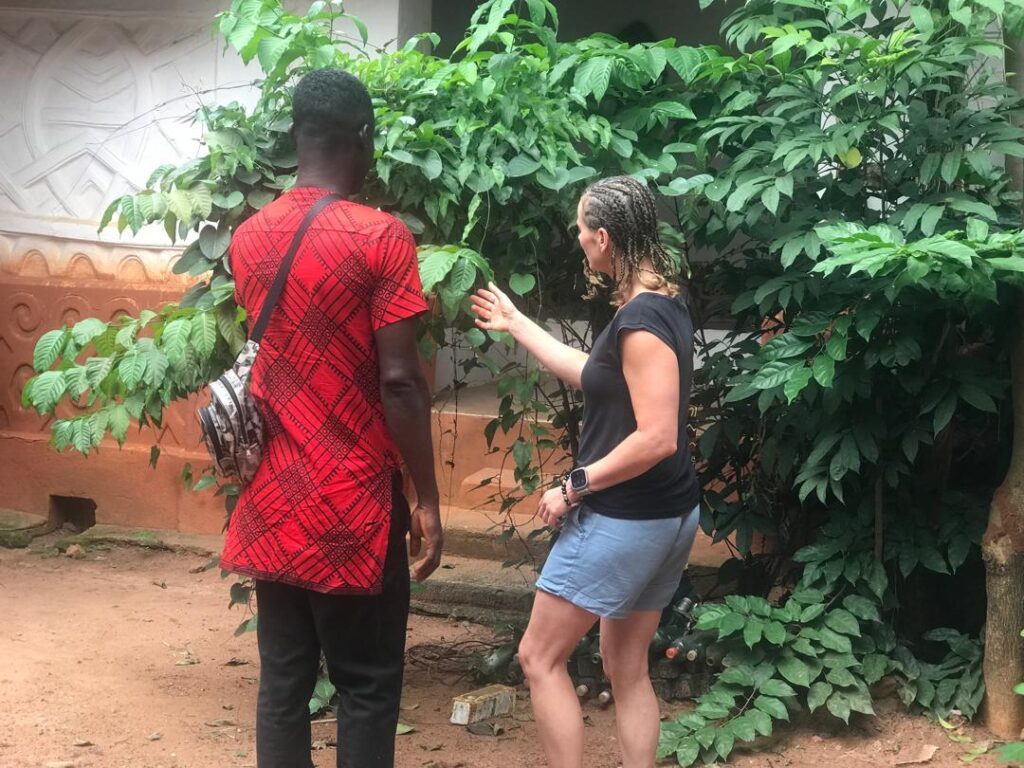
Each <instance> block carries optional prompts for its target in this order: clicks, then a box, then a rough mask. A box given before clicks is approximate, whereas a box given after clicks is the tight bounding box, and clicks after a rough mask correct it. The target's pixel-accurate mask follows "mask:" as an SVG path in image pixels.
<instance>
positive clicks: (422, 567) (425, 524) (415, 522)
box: [409, 503, 444, 581]
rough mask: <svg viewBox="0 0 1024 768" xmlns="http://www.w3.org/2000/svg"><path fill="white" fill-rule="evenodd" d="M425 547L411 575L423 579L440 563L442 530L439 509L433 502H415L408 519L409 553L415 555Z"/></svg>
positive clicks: (418, 579)
mask: <svg viewBox="0 0 1024 768" xmlns="http://www.w3.org/2000/svg"><path fill="white" fill-rule="evenodd" d="M424 546H425V547H426V551H425V552H424V555H423V559H422V560H420V561H419V562H418V563H416V564H415V565H414V566H413V569H412V577H413V578H414V579H416V581H423V580H425V579H426V578H427V577H428V576H430V574H432V573H433V572H434V571H436V570H437V566H439V565H440V564H441V549H442V547H444V531H443V530H441V510H440V508H439V507H438V505H437V504H436V503H435V504H417V505H416V508H415V509H414V510H413V511H412V518H411V519H410V521H409V555H410V556H411V557H416V556H418V555H419V553H420V550H421V549H423V548H424Z"/></svg>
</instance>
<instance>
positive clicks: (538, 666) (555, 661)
mask: <svg viewBox="0 0 1024 768" xmlns="http://www.w3.org/2000/svg"><path fill="white" fill-rule="evenodd" d="M567 660H568V659H567V658H559V657H558V654H557V653H555V652H554V651H553V649H552V648H551V647H550V646H545V645H544V644H542V643H538V642H536V641H535V640H534V639H533V638H532V637H531V636H530V634H529V633H527V634H526V635H524V636H523V639H522V640H520V641H519V665H520V666H521V667H522V668H523V675H524V676H525V677H526V679H527V680H530V679H531V678H532V679H537V678H538V677H540V676H542V675H546V674H550V673H551V672H553V671H555V670H556V669H557V668H558V665H559V664H561V665H562V666H563V667H564V666H565V663H566V661H567Z"/></svg>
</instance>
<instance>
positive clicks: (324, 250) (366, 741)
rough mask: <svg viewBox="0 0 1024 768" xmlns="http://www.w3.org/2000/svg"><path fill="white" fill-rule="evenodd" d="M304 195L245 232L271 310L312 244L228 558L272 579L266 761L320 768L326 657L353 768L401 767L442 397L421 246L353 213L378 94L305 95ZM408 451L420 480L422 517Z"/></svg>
mask: <svg viewBox="0 0 1024 768" xmlns="http://www.w3.org/2000/svg"><path fill="white" fill-rule="evenodd" d="M292 114H293V129H292V130H293V134H294V137H295V143H296V148H297V151H298V158H299V173H298V178H297V180H296V185H295V187H294V188H293V189H292V190H290V191H289V192H286V193H285V194H283V195H281V197H280V198H278V199H277V200H275V201H274V202H272V203H270V204H269V205H267V206H266V207H264V208H263V209H261V210H260V211H259V212H258V213H256V214H255V215H253V216H252V217H251V218H250V219H248V220H247V221H246V222H245V223H243V224H242V225H241V226H239V227H238V229H237V230H236V231H235V234H234V237H233V239H232V243H231V264H232V269H233V272H234V276H235V283H236V294H237V299H238V303H239V305H240V306H242V307H244V308H245V310H246V312H247V314H248V316H249V317H250V318H253V317H256V316H257V315H258V314H259V312H260V308H261V307H262V305H263V301H264V300H265V298H266V296H267V293H268V290H269V288H270V285H271V283H272V282H273V280H274V276H275V274H276V272H277V268H278V266H279V265H280V264H281V261H282V259H283V257H284V254H285V253H286V252H287V251H288V248H289V246H290V245H291V243H292V240H293V239H294V238H295V237H296V232H297V231H298V230H299V227H300V223H301V222H302V220H303V218H304V217H305V216H306V214H307V213H308V212H309V211H310V209H311V208H312V207H313V206H314V205H315V204H316V203H317V202H318V201H320V200H322V199H323V198H324V196H325V195H330V194H332V193H333V194H334V195H335V198H331V199H328V200H324V202H323V205H324V206H325V207H322V209H321V210H320V211H319V213H317V214H316V215H315V217H314V218H313V219H312V223H311V224H310V225H309V228H308V230H306V232H305V235H304V236H303V237H301V240H300V242H299V246H298V250H297V252H296V256H295V261H294V263H293V265H292V267H291V270H290V272H289V273H288V279H287V281H286V283H285V286H284V290H283V291H282V293H281V298H280V300H279V301H278V303H277V305H276V306H275V307H274V309H273V312H272V314H271V316H270V322H269V325H268V326H267V329H266V332H265V333H264V336H263V340H262V342H261V345H260V351H259V355H258V356H257V358H256V364H255V366H254V368H253V372H252V384H251V386H252V394H253V397H254V398H255V400H256V402H257V403H258V405H259V408H260V412H261V415H262V416H263V419H264V431H265V440H266V443H265V447H264V455H263V463H262V464H261V466H260V468H259V470H258V471H257V473H256V475H255V477H254V478H253V480H252V482H251V483H249V484H248V485H247V486H246V487H245V489H244V490H243V491H242V495H241V497H240V498H239V500H238V506H237V507H236V508H235V511H234V513H233V514H232V516H231V523H230V526H229V528H228V534H227V538H226V541H225V544H224V553H223V556H222V559H221V563H222V565H223V567H224V568H226V569H228V570H231V571H234V572H235V573H241V574H245V575H248V576H251V577H252V578H253V579H255V581H256V599H257V606H258V609H259V622H258V625H257V639H258V643H259V651H260V664H261V669H260V689H259V698H258V703H257V713H256V753H257V764H258V766H259V768H307V767H311V766H312V762H311V760H310V725H309V710H308V702H309V699H310V696H311V695H312V692H313V687H314V683H315V681H316V677H317V669H318V665H319V660H320V653H321V650H322V651H323V654H324V656H325V658H326V660H327V668H328V671H329V673H330V677H331V681H332V682H333V683H334V685H335V687H336V688H337V689H338V694H339V699H340V703H339V706H338V752H337V754H338V766H339V768H341V767H344V768H369V767H371V766H373V767H374V768H377V767H378V766H379V767H380V768H391V766H392V765H393V764H394V736H395V726H396V724H397V722H398V706H399V700H400V696H401V688H402V671H403V662H404V655H405V634H406V622H407V619H408V612H409V568H408V555H407V553H406V548H405V535H406V533H407V532H408V533H409V534H410V546H409V550H410V552H411V553H412V554H413V556H415V555H417V554H419V552H420V549H421V547H422V548H423V549H424V550H425V555H424V557H423V559H422V560H420V561H419V562H418V563H417V564H416V566H415V568H414V570H413V576H414V577H415V578H416V579H417V580H420V581H422V580H423V579H425V578H426V577H427V576H429V575H430V574H431V573H432V572H433V571H434V570H435V569H436V568H437V566H438V564H439V563H440V558H441V546H442V533H441V522H440V515H439V511H438V496H437V483H436V480H435V477H434V457H433V449H432V444H431V434H430V403H429V394H428V390H427V386H426V382H425V381H424V378H423V374H422V371H421V368H420V364H419V359H418V356H417V351H416V332H415V324H416V318H417V317H418V316H419V315H420V314H422V313H423V312H424V311H425V310H426V303H425V301H424V299H423V292H422V288H421V286H420V279H419V273H418V271H417V260H416V247H415V243H414V242H413V239H412V235H411V234H410V233H409V231H408V229H406V228H405V226H403V225H402V224H401V222H399V221H398V220H397V219H395V218H394V217H392V216H390V215H388V214H386V213H382V212H381V211H379V210H375V209H372V208H368V207H366V206H363V205H360V204H357V203H354V202H349V201H348V199H347V198H349V197H350V196H352V195H354V194H356V193H357V192H359V190H360V188H361V187H362V184H363V180H364V178H365V177H366V174H367V172H368V171H369V168H370V165H371V162H372V158H373V134H374V117H373V108H372V105H371V101H370V96H369V94H368V93H367V91H366V88H365V87H364V86H363V85H362V84H361V83H360V82H359V81H358V80H357V79H356V78H355V77H353V76H352V75H350V74H348V73H346V72H342V71H341V70H338V69H325V70H320V71H317V72H312V73H310V74H308V75H306V76H305V77H304V78H302V80H301V81H300V82H299V83H298V85H297V86H296V88H295V92H294V96H293V104H292ZM399 454H401V457H402V458H404V460H405V463H406V465H407V467H408V469H409V473H410V475H411V477H412V480H413V483H414V484H415V486H416V495H417V499H418V500H417V505H416V508H415V509H414V510H413V511H412V513H411V519H410V511H409V506H408V504H407V503H406V501H405V499H404V497H403V496H402V492H401V483H400V475H399Z"/></svg>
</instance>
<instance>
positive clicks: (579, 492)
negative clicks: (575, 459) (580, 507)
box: [569, 467, 590, 498]
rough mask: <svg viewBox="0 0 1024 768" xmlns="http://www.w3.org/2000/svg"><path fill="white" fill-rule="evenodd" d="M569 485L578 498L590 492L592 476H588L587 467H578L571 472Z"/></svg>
mask: <svg viewBox="0 0 1024 768" xmlns="http://www.w3.org/2000/svg"><path fill="white" fill-rule="evenodd" d="M569 485H570V486H571V487H572V492H573V493H575V494H576V496H577V498H583V497H584V496H586V495H587V494H589V493H590V478H589V477H588V476H587V468H586V467H576V469H574V470H572V472H570V473H569Z"/></svg>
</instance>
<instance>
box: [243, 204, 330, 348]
mask: <svg viewBox="0 0 1024 768" xmlns="http://www.w3.org/2000/svg"><path fill="white" fill-rule="evenodd" d="M344 199H345V198H344V197H342V196H341V195H339V194H338V193H337V192H329V193H328V194H326V195H324V196H323V197H321V198H320V199H319V200H317V201H316V202H315V203H313V205H312V206H311V207H310V209H309V210H308V211H307V212H306V215H305V217H304V218H303V219H302V223H301V224H299V229H298V231H297V232H296V233H295V237H293V238H292V244H291V245H290V246H289V247H288V253H286V254H285V255H284V258H283V259H282V260H281V266H280V267H278V268H277V275H275V276H274V284H273V285H272V286H270V290H269V291H268V292H267V298H266V299H265V300H264V301H263V308H262V309H260V316H259V318H257V320H256V325H254V326H253V328H252V333H250V334H249V341H255V342H256V343H257V344H259V343H260V339H262V338H263V332H264V331H265V330H267V323H269V322H270V313H271V312H273V311H274V307H275V306H276V305H277V302H278V299H280V298H281V291H283V290H284V284H285V281H286V280H287V279H288V273H289V272H290V271H291V268H292V264H293V263H294V262H295V254H296V253H298V251H299V245H300V244H301V243H302V238H303V237H305V236H306V231H307V230H308V229H309V225H310V224H312V223H313V219H315V218H316V217H317V214H319V213H320V211H322V210H323V209H324V208H326V207H327V206H328V205H330V204H331V203H333V202H335V201H336V200H344Z"/></svg>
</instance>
